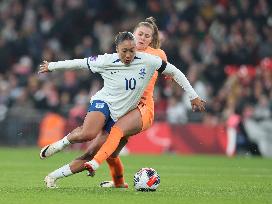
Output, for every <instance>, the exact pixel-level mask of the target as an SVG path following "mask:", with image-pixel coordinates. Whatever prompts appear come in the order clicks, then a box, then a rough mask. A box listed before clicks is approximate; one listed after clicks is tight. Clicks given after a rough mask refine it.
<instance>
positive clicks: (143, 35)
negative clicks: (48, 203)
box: [45, 17, 204, 187]
mask: <svg viewBox="0 0 272 204" xmlns="http://www.w3.org/2000/svg"><path fill="white" fill-rule="evenodd" d="M134 35H135V37H136V48H137V50H138V51H141V52H146V53H149V54H153V55H157V56H159V57H160V58H162V59H163V60H165V61H166V60H167V57H166V55H165V53H164V51H163V50H161V49H159V47H160V41H159V33H158V28H157V26H156V24H155V22H154V19H153V18H152V17H151V18H147V19H146V20H145V21H144V22H140V23H139V24H138V25H137V26H136V27H135V29H134ZM157 76H158V73H157V72H156V73H155V74H154V76H153V77H152V79H151V80H150V82H149V85H148V86H147V88H146V89H145V92H144V94H143V96H142V98H141V101H140V103H139V105H138V108H137V109H135V110H133V111H131V112H129V113H128V114H126V115H125V116H123V117H122V118H120V119H119V120H118V121H117V122H116V124H115V126H114V127H113V128H112V131H111V135H110V137H109V140H108V141H107V142H106V146H105V145H104V150H102V154H101V153H100V155H102V156H99V154H98V156H96V158H95V159H96V162H98V163H101V162H102V161H103V160H105V159H107V163H108V165H109V168H110V170H111V175H112V179H113V182H104V183H102V186H107V187H127V184H126V183H125V182H124V177H123V174H124V168H123V165H122V162H121V160H120V158H119V157H118V153H119V151H120V150H121V149H122V147H123V146H124V145H125V144H126V142H127V137H129V136H131V135H135V134H137V133H139V132H141V131H143V130H146V129H147V128H149V127H150V126H151V125H152V123H153V120H154V101H153V90H154V85H155V82H156V79H157ZM191 102H192V108H193V110H194V109H195V108H200V110H201V111H203V110H204V102H203V101H202V100H201V99H200V98H196V99H194V100H192V101H191ZM123 136H126V137H123ZM106 138H107V134H106V133H104V134H103V135H99V136H97V137H96V138H95V139H94V140H93V142H92V143H91V145H90V146H89V148H88V151H87V153H86V154H84V155H83V156H81V157H79V158H77V159H76V160H74V161H72V162H71V163H70V164H69V165H65V166H63V167H61V168H59V169H57V170H55V171H53V172H52V173H50V174H49V175H48V176H47V177H46V179H45V182H46V184H47V186H48V187H55V186H56V185H55V181H56V180H57V179H58V178H61V177H63V176H69V175H72V174H74V173H77V172H81V171H82V170H84V166H83V164H84V162H86V161H88V160H90V159H92V158H93V156H94V154H95V153H96V151H97V150H98V149H99V148H100V146H101V145H102V144H103V143H104V141H105V139H106ZM119 142H120V144H119ZM112 144H113V145H112ZM118 144H119V146H118V148H117V149H116V147H117V145H118ZM105 149H106V151H105ZM115 149H116V152H115V153H114V154H113V155H112V156H110V155H111V154H110V155H108V154H107V152H113V151H114V150H115ZM105 152H106V153H105ZM108 156H110V157H109V158H107V157H108Z"/></svg>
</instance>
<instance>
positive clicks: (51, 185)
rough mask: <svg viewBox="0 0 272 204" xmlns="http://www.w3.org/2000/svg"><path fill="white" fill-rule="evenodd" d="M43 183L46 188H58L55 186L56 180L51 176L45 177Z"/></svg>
mask: <svg viewBox="0 0 272 204" xmlns="http://www.w3.org/2000/svg"><path fill="white" fill-rule="evenodd" d="M44 182H45V185H46V187H47V188H58V187H57V184H56V179H55V178H53V177H51V176H46V177H45V178H44Z"/></svg>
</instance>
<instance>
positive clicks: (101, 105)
mask: <svg viewBox="0 0 272 204" xmlns="http://www.w3.org/2000/svg"><path fill="white" fill-rule="evenodd" d="M104 106H105V103H96V104H95V108H99V109H100V108H104Z"/></svg>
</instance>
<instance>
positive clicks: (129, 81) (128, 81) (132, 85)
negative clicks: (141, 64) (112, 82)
mask: <svg viewBox="0 0 272 204" xmlns="http://www.w3.org/2000/svg"><path fill="white" fill-rule="evenodd" d="M125 81H126V90H129V89H130V90H134V89H135V87H136V79H134V78H130V79H127V78H125Z"/></svg>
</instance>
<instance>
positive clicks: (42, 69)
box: [38, 61, 51, 74]
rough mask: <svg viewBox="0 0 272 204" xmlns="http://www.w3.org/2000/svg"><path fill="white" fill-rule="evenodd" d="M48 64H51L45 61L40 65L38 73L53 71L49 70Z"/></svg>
mask: <svg viewBox="0 0 272 204" xmlns="http://www.w3.org/2000/svg"><path fill="white" fill-rule="evenodd" d="M48 66H49V62H47V61H43V62H42V64H41V65H40V69H39V71H38V74H41V73H46V72H51V71H50V70H49V68H48Z"/></svg>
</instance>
